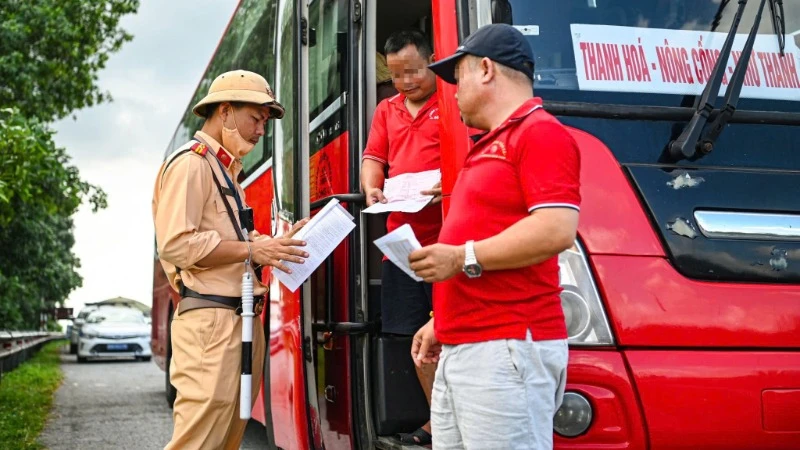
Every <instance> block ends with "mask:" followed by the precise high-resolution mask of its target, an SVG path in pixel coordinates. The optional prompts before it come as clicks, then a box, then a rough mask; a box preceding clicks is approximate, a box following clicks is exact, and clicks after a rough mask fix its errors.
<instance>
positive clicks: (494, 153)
mask: <svg viewBox="0 0 800 450" xmlns="http://www.w3.org/2000/svg"><path fill="white" fill-rule="evenodd" d="M507 156H508V151H507V150H506V144H505V143H504V142H503V141H500V140H497V141H494V142H492V143H491V144H489V145H488V146H486V148H484V149H481V150H480V151H478V153H477V154H476V155H475V159H482V158H493V159H500V160H503V161H508V158H507Z"/></svg>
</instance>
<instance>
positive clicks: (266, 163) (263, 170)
mask: <svg viewBox="0 0 800 450" xmlns="http://www.w3.org/2000/svg"><path fill="white" fill-rule="evenodd" d="M271 167H272V157H270V158H269V159H268V160H266V161H264V164H262V165H260V166H258V169H256V171H255V172H253V173H251V174H250V175H248V176H247V178H245V179H244V181H242V188H246V187H247V186H249V185H250V184H252V183H253V182H254V181H256V180H257V179H258V177H260V176H261V175H264V174H265V173H267V171H268V170H269V169H270V168H271Z"/></svg>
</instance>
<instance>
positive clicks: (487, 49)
mask: <svg viewBox="0 0 800 450" xmlns="http://www.w3.org/2000/svg"><path fill="white" fill-rule="evenodd" d="M464 55H474V56H480V57H485V58H489V59H491V60H492V61H495V62H498V63H500V64H502V65H504V66H508V67H511V68H512V69H515V70H519V71H520V72H522V73H524V74H525V75H527V76H528V78H530V79H531V80H533V50H531V46H530V45H529V44H528V41H527V40H526V39H525V36H524V35H523V34H522V33H521V32H520V31H519V30H517V29H516V28H514V27H512V26H511V25H506V24H504V23H495V24H491V25H484V26H482V27H480V28H478V29H477V30H475V32H474V33H472V34H471V35H469V36H468V37H467V38H466V39H464V42H463V43H462V44H461V45H460V46H459V47H458V48H457V49H456V52H455V53H454V54H453V55H451V56H448V57H447V58H444V59H443V60H441V61H436V62H435V63H433V64H431V65H430V66H428V68H429V69H431V70H432V71H433V73H435V74H436V75H438V76H439V77H440V78H441V79H442V80H444V81H446V82H448V83H450V84H456V64H458V61H459V60H460V59H461V58H462V57H464Z"/></svg>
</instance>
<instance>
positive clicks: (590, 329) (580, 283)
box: [558, 241, 614, 345]
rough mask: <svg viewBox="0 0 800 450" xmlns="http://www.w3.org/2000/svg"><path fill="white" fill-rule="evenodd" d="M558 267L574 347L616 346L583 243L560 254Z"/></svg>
mask: <svg viewBox="0 0 800 450" xmlns="http://www.w3.org/2000/svg"><path fill="white" fill-rule="evenodd" d="M558 267H559V277H560V280H561V287H562V288H563V291H561V307H562V308H563V310H564V319H565V320H566V323H567V336H568V337H569V343H570V345H614V337H613V336H612V334H611V327H610V326H609V324H608V319H607V318H606V312H605V309H604V307H603V303H602V302H601V301H600V294H599V293H598V291H597V286H596V285H595V282H594V277H593V276H592V271H591V269H589V262H588V261H587V260H586V256H585V253H584V251H583V248H582V247H581V245H580V243H579V242H577V241H575V245H574V246H573V247H572V248H571V249H569V250H566V251H564V252H562V253H561V254H559V255H558Z"/></svg>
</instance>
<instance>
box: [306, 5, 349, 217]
mask: <svg viewBox="0 0 800 450" xmlns="http://www.w3.org/2000/svg"><path fill="white" fill-rule="evenodd" d="M308 13H309V27H310V28H311V29H313V30H316V42H312V43H311V44H312V45H310V46H309V49H308V64H309V70H308V94H309V101H308V102H309V105H308V107H309V111H310V114H309V120H310V123H309V131H310V136H309V145H310V147H311V148H310V153H309V156H310V160H309V193H310V196H311V201H312V202H314V201H316V200H319V199H321V198H323V197H327V196H329V195H333V194H341V193H344V192H347V176H348V174H347V170H346V167H347V154H348V141H347V138H346V137H344V136H346V133H347V130H348V129H349V127H348V121H347V109H346V103H347V95H346V89H347V85H348V79H347V78H348V73H349V71H348V64H349V62H348V58H347V53H348V46H347V28H348V25H349V20H348V19H349V16H348V2H347V1H344V0H316V1H314V2H312V3H311V4H310V5H309V7H308Z"/></svg>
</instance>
